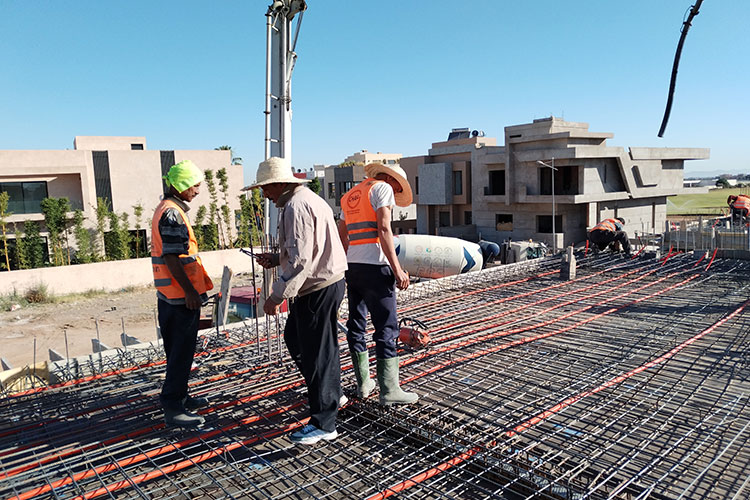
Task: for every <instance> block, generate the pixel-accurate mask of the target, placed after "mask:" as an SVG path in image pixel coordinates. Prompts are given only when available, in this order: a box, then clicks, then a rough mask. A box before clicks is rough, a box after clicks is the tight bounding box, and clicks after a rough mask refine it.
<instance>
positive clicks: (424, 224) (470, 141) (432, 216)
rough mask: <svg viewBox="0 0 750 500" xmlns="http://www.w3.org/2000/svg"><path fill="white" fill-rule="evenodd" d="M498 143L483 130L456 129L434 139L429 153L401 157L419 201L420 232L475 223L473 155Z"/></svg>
mask: <svg viewBox="0 0 750 500" xmlns="http://www.w3.org/2000/svg"><path fill="white" fill-rule="evenodd" d="M496 143H497V142H496V140H495V139H494V138H491V137H484V133H483V132H480V131H472V132H470V131H469V129H468V128H462V129H453V130H452V131H451V133H450V134H449V136H448V140H446V141H441V142H434V143H433V144H432V147H431V148H430V149H429V150H428V151H427V154H426V155H424V156H411V157H405V158H402V159H401V167H402V168H403V169H404V171H406V175H407V176H408V178H409V183H410V184H411V186H412V192H413V193H414V203H415V204H416V205H417V232H418V233H422V234H437V233H438V232H439V231H438V228H441V227H451V226H460V225H471V224H473V223H474V214H473V210H474V209H473V206H472V203H473V199H474V197H475V196H476V195H475V194H473V193H472V169H471V164H472V163H471V159H472V155H473V154H474V153H475V151H477V150H478V149H479V148H483V147H489V146H495V144H496Z"/></svg>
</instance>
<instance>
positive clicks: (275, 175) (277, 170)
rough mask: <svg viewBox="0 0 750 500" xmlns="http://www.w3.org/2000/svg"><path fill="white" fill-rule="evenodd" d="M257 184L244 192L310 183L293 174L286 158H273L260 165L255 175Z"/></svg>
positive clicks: (248, 187)
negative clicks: (265, 187) (278, 185)
mask: <svg viewBox="0 0 750 500" xmlns="http://www.w3.org/2000/svg"><path fill="white" fill-rule="evenodd" d="M255 179H256V180H255V184H251V185H249V186H247V187H246V188H244V191H247V190H249V189H255V188H257V187H261V186H265V185H266V184H273V183H282V184H283V183H290V184H295V183H296V184H304V183H306V182H310V181H309V180H308V179H300V178H299V177H295V176H294V174H292V166H291V165H290V164H289V162H288V161H287V160H286V159H285V158H279V157H278V156H272V157H270V158H269V159H267V160H266V161H262V162H260V164H259V165H258V173H256V174H255Z"/></svg>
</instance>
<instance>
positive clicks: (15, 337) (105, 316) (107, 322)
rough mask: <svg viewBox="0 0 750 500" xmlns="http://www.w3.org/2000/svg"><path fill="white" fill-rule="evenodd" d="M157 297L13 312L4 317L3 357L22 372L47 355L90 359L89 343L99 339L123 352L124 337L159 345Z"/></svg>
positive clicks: (147, 293)
mask: <svg viewBox="0 0 750 500" xmlns="http://www.w3.org/2000/svg"><path fill="white" fill-rule="evenodd" d="M155 310H156V292H155V291H154V289H153V288H151V287H147V288H139V289H137V290H135V291H128V292H119V293H112V294H105V295H99V296H96V297H91V298H85V297H81V298H76V299H72V300H71V301H70V302H67V301H66V302H63V303H53V304H27V305H24V306H23V307H22V308H21V309H17V310H15V311H8V310H4V311H2V312H0V357H2V358H4V359H5V360H6V361H7V362H9V363H10V364H11V365H12V367H13V368H18V367H21V366H24V365H26V364H30V363H32V362H34V340H35V339H36V361H37V362H40V361H44V360H47V359H49V353H48V350H49V349H54V350H55V351H57V352H58V353H59V354H61V355H62V356H63V357H64V356H65V352H66V345H65V336H66V334H67V340H68V342H67V352H68V355H69V357H71V358H72V357H76V356H81V355H84V354H90V353H91V352H92V350H91V339H92V338H93V339H96V338H97V337H96V320H99V339H100V340H101V342H102V343H104V344H106V345H108V346H109V347H121V346H122V343H121V342H120V334H121V333H122V331H123V324H124V328H125V332H126V333H127V334H128V335H130V336H132V337H136V338H138V339H139V340H142V341H146V342H148V341H151V340H155V339H156V323H155Z"/></svg>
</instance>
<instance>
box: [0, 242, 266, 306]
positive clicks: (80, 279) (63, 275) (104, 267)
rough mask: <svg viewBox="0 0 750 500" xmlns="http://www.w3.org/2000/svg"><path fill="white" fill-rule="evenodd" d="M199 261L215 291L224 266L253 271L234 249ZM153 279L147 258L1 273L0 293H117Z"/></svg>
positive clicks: (144, 284)
mask: <svg viewBox="0 0 750 500" xmlns="http://www.w3.org/2000/svg"><path fill="white" fill-rule="evenodd" d="M201 259H202V260H203V265H204V266H205V267H206V270H207V271H208V273H209V274H210V275H211V277H212V278H213V279H214V288H215V291H218V287H219V283H220V281H221V274H222V271H223V269H224V266H229V267H230V268H231V269H232V272H234V273H235V274H237V273H241V272H251V271H252V269H251V265H252V264H251V262H250V258H249V257H247V256H246V255H243V254H241V253H240V252H239V251H238V250H237V249H233V250H218V251H215V252H202V253H201ZM153 279H154V277H153V274H152V272H151V258H150V257H149V258H144V259H130V260H119V261H113V262H97V263H94V264H80V265H76V266H61V267H45V268H40V269H22V270H19V271H5V272H0V290H3V292H4V293H13V292H16V293H18V294H23V293H25V292H26V291H27V290H29V289H30V288H32V287H35V286H38V285H40V284H44V285H45V286H46V287H47V292H48V293H50V294H52V295H64V294H70V293H82V292H86V291H89V290H105V291H118V290H121V289H123V288H127V287H131V286H148V285H150V284H152V283H153ZM154 293H156V292H154Z"/></svg>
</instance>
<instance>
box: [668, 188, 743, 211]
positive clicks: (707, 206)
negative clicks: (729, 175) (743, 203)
mask: <svg viewBox="0 0 750 500" xmlns="http://www.w3.org/2000/svg"><path fill="white" fill-rule="evenodd" d="M747 191H748V188H729V189H712V190H711V191H709V192H708V193H705V194H681V195H678V196H670V197H669V198H667V215H693V214H717V215H719V214H722V213H728V211H729V207H728V206H727V196H729V195H730V194H740V193H744V194H747Z"/></svg>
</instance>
